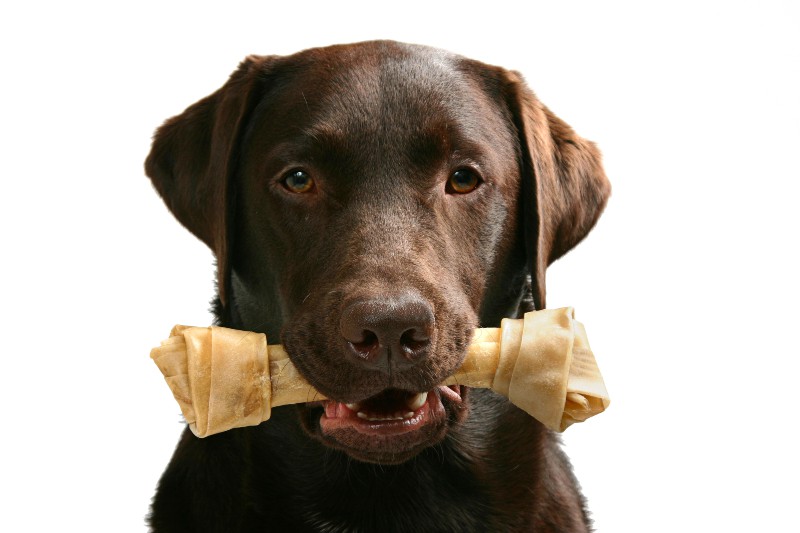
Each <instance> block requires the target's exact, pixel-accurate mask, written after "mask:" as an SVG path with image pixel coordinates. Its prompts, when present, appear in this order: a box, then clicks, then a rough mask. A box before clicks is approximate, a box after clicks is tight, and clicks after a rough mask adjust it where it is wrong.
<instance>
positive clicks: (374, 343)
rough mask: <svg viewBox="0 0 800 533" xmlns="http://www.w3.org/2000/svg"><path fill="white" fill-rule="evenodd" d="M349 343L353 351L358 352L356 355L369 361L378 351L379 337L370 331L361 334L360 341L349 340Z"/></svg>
mask: <svg viewBox="0 0 800 533" xmlns="http://www.w3.org/2000/svg"><path fill="white" fill-rule="evenodd" d="M348 342H349V343H350V346H352V348H353V351H355V352H356V355H359V356H360V357H363V358H364V359H369V358H370V357H371V356H372V354H373V353H374V352H375V350H377V349H378V336H377V335H375V333H373V332H371V331H370V330H368V329H365V330H364V331H362V332H361V339H360V340H348Z"/></svg>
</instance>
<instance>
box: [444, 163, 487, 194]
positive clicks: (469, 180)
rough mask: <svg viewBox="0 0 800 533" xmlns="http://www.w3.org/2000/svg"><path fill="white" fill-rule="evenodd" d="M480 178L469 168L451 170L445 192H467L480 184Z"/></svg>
mask: <svg viewBox="0 0 800 533" xmlns="http://www.w3.org/2000/svg"><path fill="white" fill-rule="evenodd" d="M480 183H481V180H480V178H478V176H477V175H476V174H475V173H474V172H473V171H471V170H468V169H466V168H462V169H459V170H456V171H455V172H453V174H452V175H451V176H450V179H449V180H448V181H447V192H448V193H450V194H467V193H469V192H472V191H474V190H475V189H477V188H478V185H480Z"/></svg>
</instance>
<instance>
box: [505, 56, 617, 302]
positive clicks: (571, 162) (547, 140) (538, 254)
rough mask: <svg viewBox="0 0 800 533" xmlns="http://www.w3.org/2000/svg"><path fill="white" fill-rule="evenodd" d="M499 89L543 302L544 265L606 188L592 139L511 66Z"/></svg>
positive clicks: (583, 227)
mask: <svg viewBox="0 0 800 533" xmlns="http://www.w3.org/2000/svg"><path fill="white" fill-rule="evenodd" d="M504 78H505V80H504V81H505V83H504V86H505V87H504V89H505V94H506V100H507V105H508V106H509V108H510V111H511V114H512V116H513V120H514V122H515V126H516V129H517V133H518V135H519V138H520V148H521V152H522V153H521V167H522V168H521V172H522V181H523V183H522V194H523V197H524V198H523V216H524V219H523V220H524V226H525V227H524V230H525V235H524V238H525V243H526V255H527V261H528V266H529V269H530V270H529V272H530V273H531V280H532V290H533V300H534V303H535V305H536V308H537V309H544V307H545V304H546V302H545V294H546V291H545V271H546V270H547V266H548V265H549V264H550V263H552V262H553V261H555V260H556V259H558V258H559V257H561V256H562V255H564V254H565V253H567V252H568V251H569V250H570V249H572V248H573V247H574V246H575V245H577V244H578V243H579V242H580V241H581V240H582V239H583V238H584V237H585V236H586V234H587V233H589V230H591V229H592V227H593V226H594V224H595V222H597V219H598V218H599V217H600V213H602V211H603V208H604V207H605V205H606V201H607V200H608V197H609V195H610V194H611V185H610V183H609V182H608V178H606V175H605V172H604V171H603V167H602V163H601V160H600V152H599V150H598V149H597V147H595V145H594V144H593V143H591V142H589V141H587V140H585V139H583V138H581V137H579V136H578V135H577V134H576V133H575V132H574V131H573V130H572V128H570V127H569V125H567V124H566V123H565V122H564V121H562V120H561V119H560V118H558V117H557V116H555V115H554V114H553V113H552V112H551V111H550V110H549V109H547V107H545V106H544V105H543V104H542V103H541V102H540V101H539V99H538V98H536V96H535V95H534V94H533V92H532V91H531V90H530V89H529V88H528V86H527V85H526V84H525V82H524V80H523V79H522V77H521V76H520V75H519V74H518V73H516V72H509V71H505V72H504Z"/></svg>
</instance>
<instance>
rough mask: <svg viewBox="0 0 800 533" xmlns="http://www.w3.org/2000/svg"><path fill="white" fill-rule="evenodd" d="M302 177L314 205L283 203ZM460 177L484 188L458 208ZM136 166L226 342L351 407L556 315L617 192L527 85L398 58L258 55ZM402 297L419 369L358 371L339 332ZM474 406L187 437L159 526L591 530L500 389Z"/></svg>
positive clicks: (325, 52)
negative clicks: (528, 316)
mask: <svg viewBox="0 0 800 533" xmlns="http://www.w3.org/2000/svg"><path fill="white" fill-rule="evenodd" d="M296 168H302V169H304V170H306V171H307V172H308V173H309V174H310V175H311V176H312V177H313V179H314V180H315V189H314V191H313V192H312V193H310V194H297V193H292V192H290V191H287V190H286V188H285V187H284V186H283V182H282V179H283V178H284V177H285V176H286V174H287V172H288V171H290V170H293V169H296ZM462 168H468V169H471V171H473V172H475V173H477V174H479V175H480V178H481V180H482V182H481V183H480V185H479V186H478V187H477V188H476V189H475V190H474V191H473V192H471V193H469V194H452V191H448V190H447V187H446V183H447V181H448V178H449V177H450V176H451V175H452V173H453V172H454V171H455V170H458V169H462ZM146 171H147V174H148V176H150V178H151V179H152V181H153V183H154V185H155V187H156V189H157V190H158V192H159V193H160V194H161V196H162V197H163V199H164V201H165V202H166V204H167V206H168V207H169V208H170V209H171V210H172V212H173V213H174V214H175V216H176V217H177V218H178V220H179V221H180V222H181V223H183V224H184V225H185V226H186V227H187V228H188V229H189V230H190V231H191V232H192V233H194V234H195V235H196V236H197V237H199V238H200V239H201V240H202V241H203V242H205V243H206V244H207V245H208V246H209V247H210V248H211V249H212V250H213V251H214V253H215V254H216V258H217V271H218V289H219V295H218V299H217V300H216V306H215V308H216V314H217V322H218V324H220V325H224V326H228V327H233V328H239V329H244V330H253V331H260V332H264V333H266V334H267V336H268V337H269V338H270V339H272V340H273V342H274V341H275V340H277V339H278V338H280V339H281V341H282V343H283V344H285V346H286V348H287V351H288V353H289V354H290V357H291V358H292V360H293V361H294V363H295V364H296V365H297V367H298V368H299V369H300V370H301V372H302V373H303V374H304V376H305V377H306V378H307V379H308V381H309V382H310V383H312V384H313V385H314V386H315V387H316V388H317V389H319V390H320V391H322V392H323V393H324V394H326V395H327V396H328V397H331V398H335V399H336V400H340V401H358V400H361V399H363V398H366V397H369V396H373V395H375V394H378V393H380V392H381V391H383V390H385V389H389V388H393V389H403V390H409V391H426V390H431V389H433V388H434V387H435V386H436V384H437V383H439V382H440V381H441V380H442V379H443V378H444V377H445V376H446V375H448V374H449V373H451V372H452V371H453V370H454V369H455V368H457V367H458V365H459V364H460V362H461V360H462V359H463V357H464V354H465V348H466V345H467V344H468V342H469V338H470V332H471V330H472V329H473V328H474V327H476V326H484V327H489V326H498V325H499V322H500V320H501V319H502V318H504V317H508V316H518V315H520V314H521V313H522V312H524V311H527V310H530V309H532V308H534V307H536V308H543V307H544V306H545V270H546V268H547V265H549V264H550V263H551V262H552V261H554V260H556V259H557V258H558V257H560V256H561V255H563V254H564V253H566V252H567V251H568V250H569V249H571V248H572V247H573V246H575V245H576V244H577V243H578V242H579V241H580V240H581V239H583V237H584V236H585V235H586V234H587V233H588V231H589V230H590V229H591V228H592V226H593V225H594V223H595V222H596V220H597V218H598V217H599V215H600V213H601V211H602V209H603V207H604V205H605V203H606V200H607V198H608V195H609V192H610V187H609V184H608V181H607V179H606V177H605V175H604V173H603V170H602V167H601V163H600V155H599V153H598V151H597V149H596V148H595V147H594V145H593V144H592V143H590V142H587V141H585V140H584V139H582V138H580V137H578V136H577V135H576V134H575V133H574V132H573V131H572V129H571V128H570V127H569V126H568V125H566V124H565V123H564V122H563V121H561V120H560V119H559V118H557V117H556V116H555V115H553V114H552V113H551V112H550V111H549V110H548V109H547V108H546V107H545V106H544V105H542V104H541V103H540V102H539V101H538V99H537V98H536V97H535V96H534V94H533V93H532V92H531V91H530V90H529V89H528V88H527V86H526V85H525V83H524V81H523V80H522V78H521V76H520V75H519V74H517V73H515V72H512V71H507V70H504V69H502V68H498V67H493V66H489V65H485V64H483V63H479V62H476V61H472V60H469V59H465V58H463V57H460V56H456V55H453V54H450V53H447V52H444V51H441V50H436V49H431V48H427V47H422V46H415V45H406V44H400V43H395V42H389V41H376V42H367V43H359V44H353V45H342V46H333V47H328V48H320V49H312V50H306V51H304V52H300V53H298V54H295V55H292V56H287V57H277V56H250V57H248V58H247V59H246V60H245V61H244V62H243V63H242V64H241V65H240V66H239V68H238V70H236V71H235V72H234V73H233V75H232V76H231V78H230V79H229V81H228V82H227V83H226V84H225V85H224V86H223V87H222V88H221V89H219V90H218V91H216V92H215V93H213V94H212V95H210V96H208V97H207V98H205V99H203V100H201V101H200V102H198V103H196V104H194V105H192V106H191V107H189V108H188V109H187V110H186V111H184V112H183V113H182V114H181V115H178V116H176V117H173V118H171V119H169V120H168V121H167V122H166V123H165V124H164V125H163V126H162V127H161V128H159V130H158V131H157V133H156V135H155V138H154V141H153V147H152V151H151V153H150V155H149V157H148V158H147V162H146ZM408 301H413V302H414V306H417V307H420V306H421V307H423V308H424V309H430V310H431V312H432V317H433V319H432V321H431V322H430V324H429V326H430V327H429V331H427V330H426V331H427V333H426V337H425V342H424V345H423V348H420V349H419V351H418V352H415V355H414V358H411V359H409V361H405V360H400V359H399V358H398V356H397V355H396V354H395V355H394V359H392V355H391V353H389V355H387V356H386V357H388V359H385V360H384V362H385V364H384V367H381V368H379V367H378V366H375V365H372V364H371V363H370V364H367V363H365V362H364V361H358V360H357V358H354V357H353V354H352V350H350V351H348V347H347V342H345V341H346V339H343V333H342V323H343V320H344V319H343V316H344V314H345V313H347V312H349V310H352V309H354V308H358V307H359V306H362V307H363V306H364V305H373V304H374V305H377V304H376V302H385V303H386V306H387V307H388V308H393V306H394V307H398V306H399V307H402V306H403V305H405V304H404V302H408ZM365 302H366V304H365ZM406 307H408V306H406ZM415 309H416V307H415ZM387 313H388V312H387ZM391 318H392V317H391V316H389V319H391ZM401 362H402V363H403V364H402V365H401V364H400V363H401ZM463 396H464V398H463V401H462V402H461V403H456V402H450V401H447V399H443V400H442V403H443V405H444V407H445V410H446V413H447V416H446V418H445V419H443V420H442V421H441V422H440V423H437V424H429V425H428V426H426V427H425V428H424V431H423V430H419V431H417V432H416V433H414V434H412V436H410V437H408V438H395V439H392V438H389V439H386V440H382V439H376V440H375V442H370V443H364V442H362V441H358V440H357V441H351V440H348V438H349V437H348V436H347V435H346V434H336V433H334V434H324V433H323V432H322V431H321V430H320V426H319V418H320V415H321V413H322V409H321V407H319V406H317V405H311V404H309V405H301V406H287V407H283V408H277V409H275V410H273V414H272V418H271V419H270V420H269V421H268V422H265V423H263V424H261V425H260V426H257V427H251V428H243V429H235V430H231V431H228V432H225V433H223V434H219V435H214V436H211V437H207V438H205V439H198V438H195V437H194V436H193V435H192V434H191V433H190V432H188V430H187V431H186V432H184V434H183V437H182V438H181V441H180V443H179V444H178V447H177V449H176V451H175V455H174V456H173V458H172V461H171V462H170V464H169V466H168V467H167V470H166V472H165V473H164V475H163V477H162V478H161V481H160V482H159V486H158V490H157V493H156V496H155V498H154V500H153V507H152V513H151V516H150V523H151V526H152V528H153V530H154V531H156V532H182V531H204V532H205V531H207V532H211V531H225V532H233V531H243V532H244V531H326V532H339V531H341V532H344V531H424V532H431V531H459V532H465V531H558V532H582V531H588V530H589V527H590V521H589V519H588V518H587V513H586V511H585V507H584V502H583V498H582V496H581V494H580V492H579V488H578V485H577V483H576V481H575V479H574V477H573V475H572V472H571V468H570V465H569V462H568V460H567V459H566V457H565V456H564V454H563V453H562V452H561V450H560V448H559V443H558V438H557V436H556V435H554V434H552V433H551V432H550V431H548V430H546V429H545V428H544V427H543V426H542V425H541V424H539V423H538V422H537V421H536V420H534V419H532V418H531V417H529V416H528V415H526V414H525V413H524V412H522V411H520V410H519V409H517V408H515V407H514V406H512V405H510V404H509V403H508V402H507V401H506V400H504V399H502V398H500V397H499V396H497V395H495V394H494V393H492V392H488V391H483V390H470V391H467V390H464V391H463ZM403 437H405V436H403Z"/></svg>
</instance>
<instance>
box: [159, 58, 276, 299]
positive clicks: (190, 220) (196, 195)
mask: <svg viewBox="0 0 800 533" xmlns="http://www.w3.org/2000/svg"><path fill="white" fill-rule="evenodd" d="M270 59H271V58H270V57H260V56H249V57H248V58H246V59H245V60H244V61H243V62H242V63H241V64H240V65H239V68H238V69H237V70H236V71H235V72H234V73H233V74H231V77H230V79H229V80H228V82H227V83H226V84H225V85H223V86H222V87H221V88H220V89H219V90H217V91H216V92H215V93H213V94H211V95H210V96H207V97H206V98H203V99H202V100H200V101H199V102H197V103H196V104H194V105H192V106H190V107H188V108H187V109H186V110H185V111H184V112H183V113H181V114H180V115H178V116H175V117H172V118H171V119H169V120H167V121H166V122H165V123H164V124H163V125H162V126H161V127H160V128H158V130H157V131H156V133H155V135H154V137H153V146H152V147H151V149H150V154H149V155H148V156H147V160H146V161H145V172H146V174H147V175H148V176H149V177H150V179H151V180H152V182H153V185H155V188H156V190H157V191H158V193H159V194H160V195H161V198H162V199H163V200H164V203H166V204H167V207H168V208H169V209H170V211H172V213H173V214H174V215H175V218H177V219H178V220H179V221H180V222H181V224H183V225H184V226H185V227H186V228H187V229H188V230H189V231H191V232H192V233H193V234H194V235H195V236H197V237H198V238H199V239H200V240H201V241H203V242H204V243H206V245H208V247H209V248H211V250H212V251H213V252H214V254H215V255H216V258H217V288H218V291H219V297H220V301H221V302H222V304H223V306H224V305H226V299H227V295H228V292H229V288H228V284H229V281H228V280H229V278H230V276H229V270H230V261H229V252H230V250H231V247H232V243H231V237H232V233H231V228H232V227H233V223H232V222H233V221H232V220H231V217H232V213H233V210H232V209H231V206H232V205H233V204H232V202H233V198H232V187H231V186H230V184H231V181H232V179H231V178H232V174H233V173H234V172H235V171H236V163H237V146H238V143H239V138H240V136H241V134H242V132H243V130H244V125H245V123H246V121H247V117H248V116H249V114H250V112H251V111H252V109H253V107H254V106H255V104H256V102H257V100H258V98H257V96H258V95H259V93H260V91H259V90H258V89H259V86H260V85H261V84H260V81H261V80H262V79H264V77H265V76H262V75H261V74H263V73H265V71H266V65H267V63H269V61H270Z"/></svg>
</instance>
